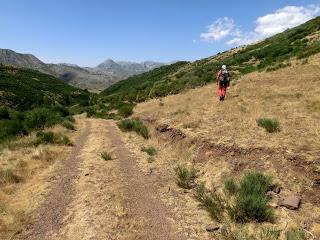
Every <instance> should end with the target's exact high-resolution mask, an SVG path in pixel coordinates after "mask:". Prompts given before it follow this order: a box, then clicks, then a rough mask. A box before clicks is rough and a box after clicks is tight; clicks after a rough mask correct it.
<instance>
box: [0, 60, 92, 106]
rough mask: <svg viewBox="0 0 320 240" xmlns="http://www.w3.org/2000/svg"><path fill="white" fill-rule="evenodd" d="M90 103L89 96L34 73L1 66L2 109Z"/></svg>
mask: <svg viewBox="0 0 320 240" xmlns="http://www.w3.org/2000/svg"><path fill="white" fill-rule="evenodd" d="M81 101H88V94H87V93H86V92H85V91H83V90H80V89H77V88H75V87H72V86H69V85H68V84H66V83H64V82H63V81H61V80H60V79H57V78H55V77H53V76H51V75H47V74H44V73H40V72H38V71H35V70H30V69H23V68H17V67H10V66H4V65H1V64H0V106H6V107H9V108H11V109H15V110H19V111H26V110H29V109H32V108H34V107H38V106H41V105H53V104H56V103H60V104H64V105H70V104H71V103H79V102H81Z"/></svg>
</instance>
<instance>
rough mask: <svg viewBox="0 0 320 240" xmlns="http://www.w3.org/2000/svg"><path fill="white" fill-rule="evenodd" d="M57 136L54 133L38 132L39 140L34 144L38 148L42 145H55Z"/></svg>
mask: <svg viewBox="0 0 320 240" xmlns="http://www.w3.org/2000/svg"><path fill="white" fill-rule="evenodd" d="M55 141H56V136H55V134H54V133H53V132H42V131H41V132H37V139H36V140H35V142H34V144H35V145H36V146H38V145H40V144H50V143H52V144H53V143H55Z"/></svg>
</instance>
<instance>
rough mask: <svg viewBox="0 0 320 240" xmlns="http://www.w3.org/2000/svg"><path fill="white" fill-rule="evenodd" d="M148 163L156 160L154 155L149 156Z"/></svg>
mask: <svg viewBox="0 0 320 240" xmlns="http://www.w3.org/2000/svg"><path fill="white" fill-rule="evenodd" d="M147 161H148V163H153V162H154V161H155V158H154V157H148V159H147Z"/></svg>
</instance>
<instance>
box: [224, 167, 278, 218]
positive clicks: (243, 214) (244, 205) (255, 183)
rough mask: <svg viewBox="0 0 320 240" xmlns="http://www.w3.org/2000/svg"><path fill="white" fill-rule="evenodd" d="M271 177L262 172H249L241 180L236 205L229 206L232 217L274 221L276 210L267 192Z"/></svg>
mask: <svg viewBox="0 0 320 240" xmlns="http://www.w3.org/2000/svg"><path fill="white" fill-rule="evenodd" d="M270 186H271V177H269V176H267V175H264V174H263V173H260V172H249V173H247V174H246V175H245V176H244V178H243V179H242V180H241V181H240V184H239V189H238V192H237V194H236V199H235V204H234V206H230V207H229V208H228V213H229V215H230V217H231V219H233V220H235V221H237V222H247V221H251V220H253V221H258V222H264V221H273V219H274V212H273V209H272V208H271V207H270V206H269V204H268V203H269V201H270V199H269V198H268V197H267V195H266V193H267V190H268V188H269V187H270Z"/></svg>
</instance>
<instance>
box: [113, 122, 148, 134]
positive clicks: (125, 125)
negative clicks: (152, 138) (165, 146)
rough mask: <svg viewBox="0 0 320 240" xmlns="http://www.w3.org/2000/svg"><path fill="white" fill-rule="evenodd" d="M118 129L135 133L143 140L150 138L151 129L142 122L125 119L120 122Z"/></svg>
mask: <svg viewBox="0 0 320 240" xmlns="http://www.w3.org/2000/svg"><path fill="white" fill-rule="evenodd" d="M118 127H119V128H120V129H121V130H122V131H124V132H130V131H135V132H136V133H137V134H138V135H140V136H142V137H143V138H145V139H148V138H149V129H148V127H147V126H146V125H145V124H144V123H143V122H142V121H141V120H136V119H124V120H121V121H120V122H118Z"/></svg>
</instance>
